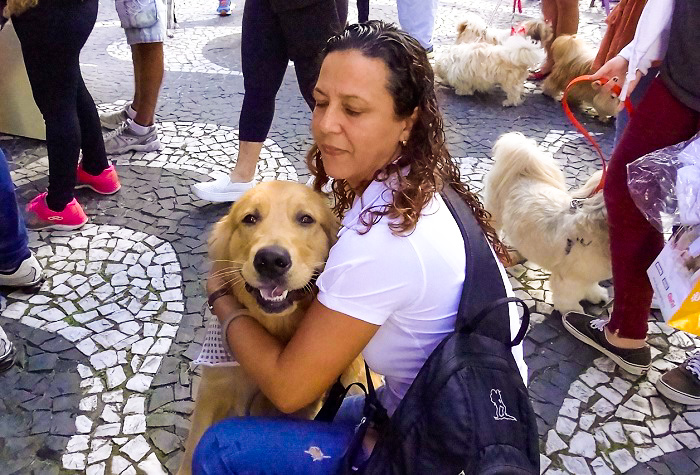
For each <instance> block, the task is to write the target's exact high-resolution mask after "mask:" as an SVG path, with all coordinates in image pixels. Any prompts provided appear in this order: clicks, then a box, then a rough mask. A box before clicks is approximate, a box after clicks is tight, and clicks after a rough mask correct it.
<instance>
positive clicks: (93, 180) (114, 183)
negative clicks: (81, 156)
mask: <svg viewBox="0 0 700 475" xmlns="http://www.w3.org/2000/svg"><path fill="white" fill-rule="evenodd" d="M77 178H78V179H77V182H76V183H77V184H76V185H75V187H76V188H90V189H91V190H92V191H94V192H95V193H99V194H101V195H113V194H114V193H116V192H117V191H119V189H120V188H121V187H122V185H121V183H119V177H118V176H117V170H115V169H114V165H110V166H108V167H107V168H105V169H104V171H103V172H102V173H100V174H99V175H97V176H93V175H90V174H89V173H88V172H86V171H85V170H83V163H82V162H80V163H79V164H78V176H77Z"/></svg>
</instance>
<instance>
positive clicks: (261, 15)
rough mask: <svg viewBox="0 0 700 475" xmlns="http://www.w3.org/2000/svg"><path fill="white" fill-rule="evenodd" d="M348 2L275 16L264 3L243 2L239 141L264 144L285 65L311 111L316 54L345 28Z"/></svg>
mask: <svg viewBox="0 0 700 475" xmlns="http://www.w3.org/2000/svg"><path fill="white" fill-rule="evenodd" d="M347 3H348V0H319V1H318V2H315V3H313V4H311V5H308V6H305V7H303V8H299V9H293V10H286V11H284V12H279V13H275V11H274V10H273V9H272V7H271V6H270V2H269V0H247V1H246V2H245V7H244V8H243V32H242V37H241V56H242V67H243V85H244V88H245V95H244V97H243V106H242V108H241V116H240V121H239V129H240V139H241V140H244V141H247V142H264V141H265V139H266V138H267V134H268V132H269V131H270V126H271V125H272V119H273V118H274V115H275V96H276V95H277V91H279V88H280V86H281V85H282V80H283V79H284V73H285V72H286V70H287V65H288V63H289V61H290V60H291V61H293V62H294V69H295V71H296V75H297V83H298V84H299V90H300V91H301V95H302V96H303V97H304V100H305V101H306V103H307V104H308V105H309V108H310V109H312V110H313V107H314V100H313V97H312V92H313V88H314V86H315V85H316V80H317V79H318V72H319V68H320V64H319V55H320V53H321V50H322V49H323V47H324V46H325V44H326V41H328V38H330V37H331V36H333V35H334V34H336V33H338V32H339V31H341V29H342V28H343V27H344V26H345V21H346V18H347V11H348V9H347Z"/></svg>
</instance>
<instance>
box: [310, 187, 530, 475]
mask: <svg viewBox="0 0 700 475" xmlns="http://www.w3.org/2000/svg"><path fill="white" fill-rule="evenodd" d="M442 197H443V200H444V201H445V203H446V205H447V207H448V208H449V209H450V211H451V213H452V215H453V216H454V218H455V220H456V221H457V224H458V225H459V228H460V231H461V232H462V236H463V238H464V246H465V251H466V278H465V283H464V288H463V290H462V297H461V300H460V303H459V309H458V312H457V322H456V326H455V332H454V333H453V334H451V335H449V336H447V337H446V338H445V339H444V340H443V341H442V342H441V343H440V344H439V345H438V346H437V348H435V350H434V351H433V353H432V354H431V355H430V357H429V358H428V359H427V361H426V362H425V364H424V365H423V367H422V369H421V370H420V371H419V372H418V375H417V376H416V379H415V380H414V381H413V384H412V385H411V387H410V388H409V390H408V392H407V393H406V395H405V396H404V398H403V399H402V401H401V403H400V404H399V406H398V408H397V409H396V411H395V412H394V414H393V415H392V417H391V418H390V419H388V420H387V419H386V412H385V411H384V410H383V408H382V407H381V404H380V403H379V401H378V400H377V399H376V396H375V392H374V388H373V387H372V385H371V379H370V378H369V374H368V378H367V379H368V382H369V384H368V386H369V387H368V389H369V392H368V395H367V397H366V400H365V412H364V417H363V422H362V423H361V424H360V425H359V426H358V429H357V431H356V435H355V437H354V439H353V442H352V443H351V444H350V447H349V448H348V451H347V454H346V464H345V467H344V471H345V472H347V473H363V474H366V475H369V474H382V475H385V474H397V475H398V474H401V475H407V474H420V475H425V474H435V475H437V474H440V475H442V474H453V475H458V474H464V475H469V474H539V443H538V433H537V425H536V422H535V415H534V412H533V410H532V406H531V404H530V400H529V398H528V393H527V389H526V388H525V385H524V384H523V380H522V378H521V377H520V373H519V371H518V368H517V365H516V363H515V359H514V358H513V355H512V353H511V346H514V345H517V344H519V343H520V342H521V341H522V339H523V337H524V336H525V332H526V331H527V328H528V324H529V311H528V309H527V307H526V306H525V305H524V304H523V302H522V301H520V300H518V299H516V298H513V297H507V296H506V290H505V287H504V286H503V284H502V282H503V281H502V278H501V274H500V270H499V268H498V265H497V263H496V260H495V258H494V256H493V253H492V251H491V247H490V246H489V244H488V241H487V240H486V237H485V236H484V234H483V232H482V230H481V227H480V226H479V224H478V222H477V221H476V219H475V218H474V215H473V214H472V211H471V209H470V208H469V207H468V206H467V204H466V203H465V202H464V201H463V200H462V199H461V198H460V196H459V195H458V194H457V192H456V191H454V190H453V189H452V188H448V187H446V189H445V190H444V191H443V193H442ZM476 263H478V267H477V264H476ZM509 302H518V303H520V304H521V305H522V307H523V309H524V315H523V321H522V324H521V328H520V331H519V332H518V335H517V336H516V338H515V340H514V341H512V342H511V339H510V317H509V312H508V305H507V304H508V303H509ZM324 409H327V408H326V407H324ZM323 412H324V411H322V413H323ZM321 416H322V417H321V418H323V417H324V415H323V414H322V415H321ZM325 416H326V417H327V416H328V414H327V413H326V414H325ZM331 418H332V416H331ZM372 422H374V425H375V426H376V427H377V428H378V430H380V436H379V440H378V442H377V444H376V446H375V448H374V450H373V452H372V455H371V456H370V458H369V459H368V460H367V461H366V462H365V463H362V464H359V465H360V466H357V464H355V463H353V460H354V458H355V452H356V450H357V447H359V444H360V443H361V440H362V438H363V437H364V433H365V432H366V430H367V426H368V425H369V424H370V423H372Z"/></svg>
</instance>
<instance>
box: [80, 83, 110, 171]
mask: <svg viewBox="0 0 700 475" xmlns="http://www.w3.org/2000/svg"><path fill="white" fill-rule="evenodd" d="M77 108H78V122H79V123H80V139H81V142H80V148H81V150H82V151H83V160H82V168H83V170H85V171H86V172H87V173H89V174H90V175H93V176H97V175H99V174H101V173H102V172H103V171H105V169H106V168H107V167H109V161H108V160H107V154H106V153H105V142H104V138H103V137H102V130H101V127H100V116H99V115H98V113H97V107H95V101H93V99H92V96H91V95H90V92H89V91H88V89H87V87H86V86H85V81H83V77H82V75H81V76H80V78H79V82H78V101H77Z"/></svg>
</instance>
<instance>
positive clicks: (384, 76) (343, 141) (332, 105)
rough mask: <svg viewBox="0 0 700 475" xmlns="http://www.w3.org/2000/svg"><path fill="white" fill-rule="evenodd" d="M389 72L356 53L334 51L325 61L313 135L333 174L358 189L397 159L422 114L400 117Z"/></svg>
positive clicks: (316, 93) (317, 91)
mask: <svg viewBox="0 0 700 475" xmlns="http://www.w3.org/2000/svg"><path fill="white" fill-rule="evenodd" d="M388 80H389V70H388V68H387V66H386V64H385V63H384V61H382V60H381V59H376V58H367V57H365V56H364V55H362V53H360V52H359V51H357V50H350V51H339V52H334V53H330V54H329V55H328V56H326V58H325V59H324V61H323V64H322V66H321V72H320V74H319V78H318V82H317V83H316V88H315V89H314V99H315V100H316V108H315V109H314V112H313V118H312V120H311V133H312V135H313V137H314V141H315V142H316V145H318V148H319V149H320V151H321V156H322V160H323V166H324V169H325V171H326V173H327V174H328V176H330V177H333V178H335V179H337V180H346V181H347V182H348V183H349V184H350V186H351V187H352V188H353V189H355V190H357V189H358V187H359V186H360V185H361V184H362V183H363V182H366V181H369V180H371V179H372V178H373V177H374V174H375V172H376V171H377V170H381V169H382V168H384V167H385V166H386V165H387V164H388V163H389V162H391V161H392V160H394V159H395V158H396V157H398V155H399V153H400V151H401V146H400V141H402V140H408V137H409V135H410V132H411V127H412V126H413V123H414V121H415V116H416V115H417V111H416V112H414V113H413V115H411V116H410V117H407V118H405V119H401V118H399V117H397V116H396V115H395V114H394V100H393V98H392V97H391V94H390V93H389V91H388V89H387V85H388Z"/></svg>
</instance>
